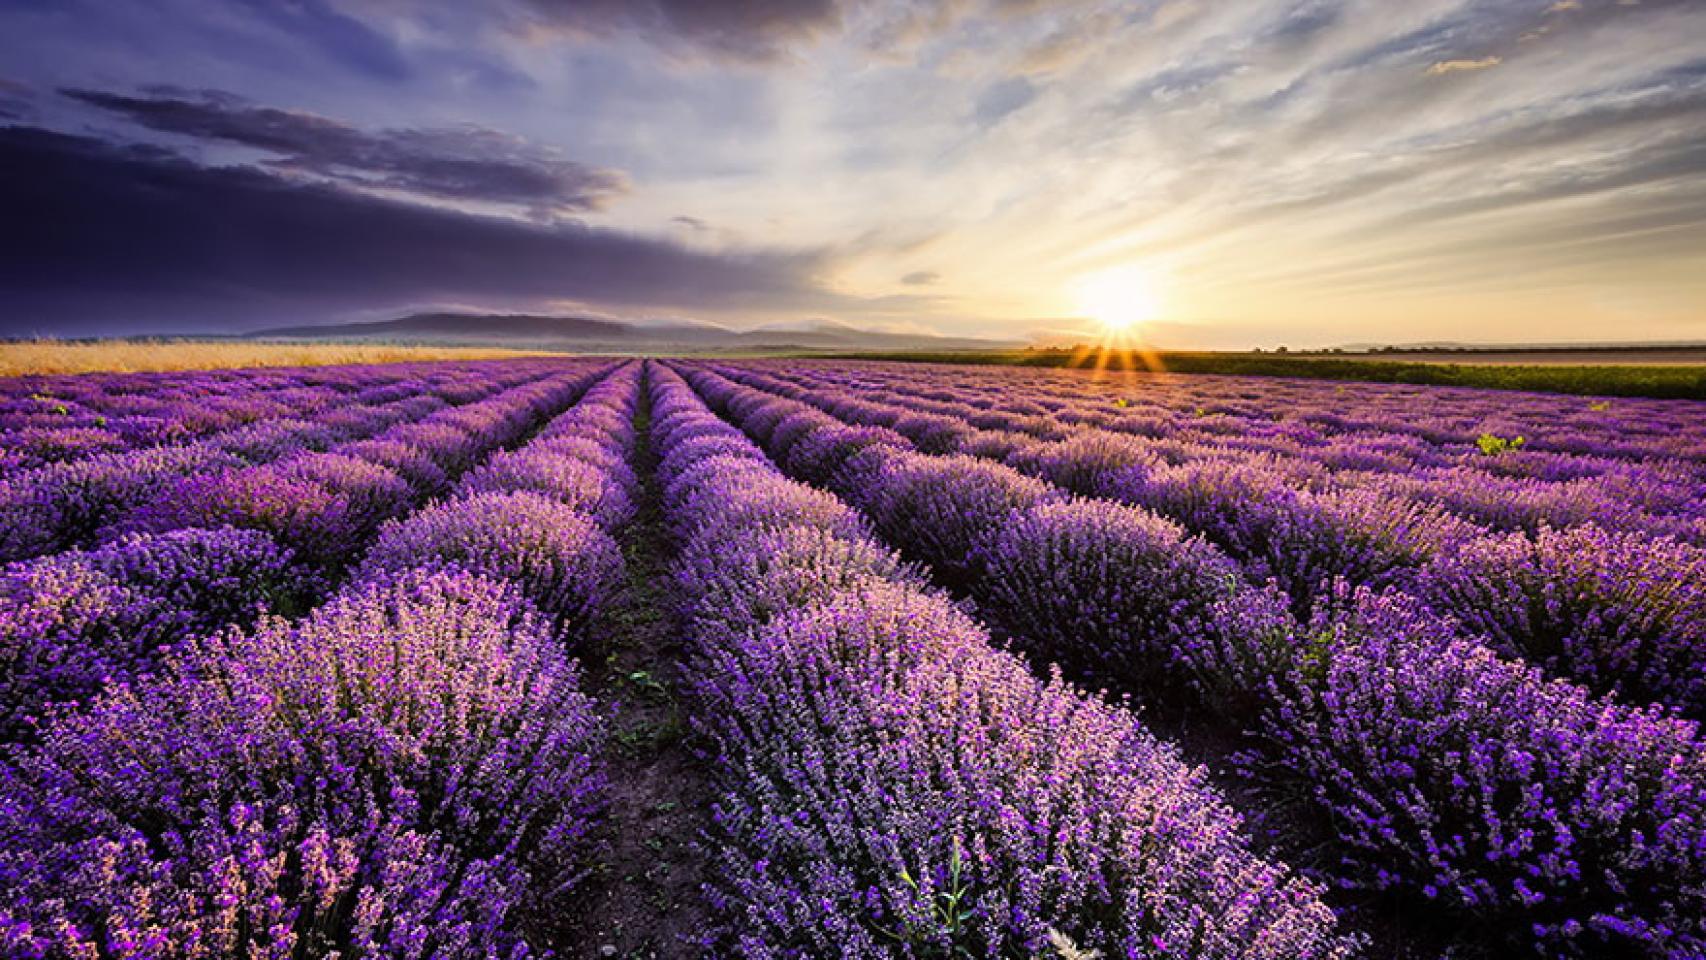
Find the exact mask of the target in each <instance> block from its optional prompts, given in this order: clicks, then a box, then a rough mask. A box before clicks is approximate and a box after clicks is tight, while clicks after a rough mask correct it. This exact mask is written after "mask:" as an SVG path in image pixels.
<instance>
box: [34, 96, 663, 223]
mask: <svg viewBox="0 0 1706 960" xmlns="http://www.w3.org/2000/svg"><path fill="white" fill-rule="evenodd" d="M61 92H62V93H64V94H65V95H66V96H68V97H70V98H72V99H73V100H77V101H80V102H82V103H86V104H89V105H91V106H95V107H99V108H101V109H102V110H105V111H108V112H110V113H114V114H118V115H120V116H123V117H125V118H127V119H129V120H132V121H134V122H136V123H138V124H141V125H142V126H144V127H147V128H149V129H151V130H157V131H160V132H162V133H170V134H177V135H180V136H184V137H190V138H192V139H197V140H203V141H214V142H223V143H229V144H236V145H238V146H243V147H252V148H254V149H256V150H260V151H264V152H266V153H269V154H274V155H276V158H275V159H271V160H268V161H267V163H268V164H269V165H270V166H272V167H274V168H276V169H279V170H284V171H290V172H292V173H301V174H311V175H314V176H317V177H323V178H325V179H328V180H332V181H336V182H338V183H341V184H343V185H345V186H351V187H358V188H363V189H378V190H388V191H397V192H401V193H407V194H415V195H417V196H421V197H431V198H435V199H442V200H459V201H469V202H477V203H491V204H501V205H514V206H519V207H522V208H525V209H527V210H529V211H531V212H532V213H533V214H535V215H537V216H541V217H549V216H556V215H565V214H574V213H583V212H586V211H591V210H600V209H603V208H604V207H606V206H607V205H608V204H609V203H610V202H611V201H612V200H613V199H615V198H616V197H619V196H621V195H622V194H624V193H626V192H627V191H628V186H629V185H628V180H627V178H626V177H625V176H624V175H623V174H622V173H620V172H619V171H615V170H608V169H603V168H600V167H593V166H588V165H586V164H582V163H577V162H575V161H573V160H568V159H565V158H563V157H561V156H559V155H558V154H557V152H556V151H555V150H550V149H546V148H541V147H539V146H537V145H535V144H531V143H528V142H527V141H525V140H523V139H521V138H519V137H514V136H509V135H506V134H502V133H499V132H498V131H495V130H491V129H487V128H485V127H480V126H475V125H472V124H465V125H462V126H458V127H449V128H438V129H420V128H405V129H396V130H381V131H377V132H367V131H363V130H359V129H357V128H355V127H353V126H350V125H349V124H346V123H341V122H339V121H337V120H333V119H331V118H329V117H323V116H320V115H318V114H313V113H307V112H304V111H296V110H281V109H278V108H276V107H264V106H259V105H256V104H253V103H250V102H248V101H246V100H244V99H242V98H241V97H237V96H234V95H232V94H229V93H224V92H221V91H215V90H203V91H201V92H199V93H196V94H188V93H187V92H184V91H179V90H176V89H173V88H157V89H156V90H154V91H153V92H152V93H150V94H148V95H145V96H124V95H120V94H114V93H107V92H103V91H98V90H81V89H67V90H63V91H61Z"/></svg>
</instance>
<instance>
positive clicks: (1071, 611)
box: [684, 367, 1706, 956]
mask: <svg viewBox="0 0 1706 960" xmlns="http://www.w3.org/2000/svg"><path fill="white" fill-rule="evenodd" d="M684 372H685V373H686V375H687V377H688V378H689V379H690V380H691V381H692V382H693V383H694V385H695V386H696V387H698V389H699V390H700V392H701V393H702V395H704V396H705V397H706V398H707V399H709V400H710V401H711V402H712V405H713V406H715V407H717V408H719V409H721V410H723V411H724V412H725V413H726V414H728V415H729V416H730V417H731V418H732V419H734V420H735V421H736V422H737V423H739V424H740V425H741V426H742V427H743V428H744V429H745V430H746V431H747V433H748V434H749V435H750V436H752V437H753V438H754V439H757V440H759V441H760V442H762V443H764V444H765V445H766V446H767V448H768V449H769V451H770V453H771V455H772V457H774V458H775V459H776V460H777V461H778V462H779V463H782V464H784V465H785V466H786V467H787V469H788V470H789V472H790V473H792V474H793V475H795V476H796V477H799V478H801V479H805V480H807V481H809V482H814V483H821V484H824V485H827V486H828V487H829V488H830V489H831V490H833V491H835V492H837V493H840V494H841V495H842V496H844V497H846V498H847V499H849V500H850V501H852V502H853V503H854V504H855V505H856V506H858V507H859V508H860V509H861V511H862V512H863V513H864V514H865V515H866V516H867V517H869V518H870V519H871V520H872V521H874V523H875V525H876V527H877V529H878V530H879V531H881V532H882V534H883V535H884V536H885V537H886V538H887V539H889V540H890V541H891V542H893V543H896V544H898V545H900V546H901V547H902V548H903V549H904V550H905V552H907V553H908V554H909V555H911V556H913V557H915V558H918V559H920V560H923V561H926V562H928V563H930V564H932V565H933V567H934V569H935V570H936V572H937V573H938V574H939V575H941V576H942V578H943V579H944V580H945V582H948V583H950V584H953V585H956V586H958V587H960V588H963V589H965V590H967V591H969V592H970V593H971V594H972V595H973V596H974V597H975V598H977V600H978V601H979V602H980V604H981V606H982V609H983V610H984V611H985V612H986V613H987V614H988V615H990V616H991V617H992V618H994V620H995V621H996V622H997V623H999V624H1000V625H1002V626H1003V627H1005V628H1006V629H1007V630H1008V631H1010V632H1011V633H1012V634H1013V635H1014V636H1015V638H1016V639H1017V640H1018V641H1019V642H1020V643H1022V644H1025V645H1027V646H1029V647H1030V648H1031V649H1032V650H1034V651H1036V652H1037V653H1039V654H1040V655H1042V656H1044V657H1045V658H1047V659H1050V660H1058V661H1062V662H1064V663H1066V664H1069V665H1071V666H1072V667H1073V668H1074V669H1079V670H1085V671H1088V672H1090V673H1091V675H1093V676H1095V677H1097V678H1098V679H1100V680H1102V681H1105V682H1112V683H1116V684H1118V685H1119V686H1120V687H1121V688H1122V689H1125V690H1129V691H1131V692H1134V693H1136V694H1138V695H1140V696H1142V697H1143V698H1144V699H1145V700H1146V702H1149V703H1151V704H1152V705H1154V707H1155V708H1157V709H1175V708H1177V709H1185V710H1192V711H1199V712H1206V713H1208V714H1210V715H1213V716H1216V717H1219V718H1220V719H1221V720H1222V721H1224V722H1226V723H1228V724H1230V725H1233V726H1235V727H1236V728H1238V729H1241V730H1242V731H1243V733H1244V734H1245V735H1246V736H1247V737H1248V738H1249V739H1250V741H1251V742H1252V743H1254V744H1256V745H1258V746H1259V748H1260V750H1259V754H1258V755H1257V756H1256V757H1255V758H1254V759H1253V760H1252V761H1251V762H1250V764H1249V770H1248V771H1247V772H1250V773H1252V774H1254V775H1257V776H1261V777H1264V778H1266V779H1267V780H1269V781H1270V782H1272V783H1277V784H1279V785H1282V786H1284V785H1287V784H1290V785H1292V788H1293V789H1295V790H1297V791H1298V792H1299V793H1301V794H1302V795H1304V796H1305V797H1307V799H1308V800H1309V802H1310V803H1311V804H1312V805H1314V806H1315V807H1316V808H1317V809H1318V810H1320V811H1321V812H1322V813H1323V814H1325V815H1327V816H1328V817H1330V818H1331V822H1332V823H1333V825H1334V829H1335V831H1336V833H1337V837H1338V839H1337V845H1336V849H1337V851H1338V853H1339V855H1340V861H1339V862H1338V863H1335V864H1332V865H1330V868H1329V872H1330V874H1331V875H1332V877H1333V879H1334V880H1336V881H1337V882H1339V883H1341V884H1344V885H1347V886H1355V887H1365V888H1372V889H1377V890H1383V891H1393V892H1397V893H1402V894H1409V895H1413V896H1414V897H1415V900H1416V901H1417V902H1418V903H1419V904H1424V905H1426V909H1430V910H1433V911H1438V912H1439V915H1440V916H1441V918H1442V919H1443V918H1445V917H1452V918H1455V919H1457V920H1459V921H1461V920H1465V919H1467V920H1470V921H1474V922H1478V923H1480V924H1484V925H1485V927H1486V929H1487V932H1488V934H1489V935H1492V936H1499V937H1508V938H1513V939H1516V940H1520V941H1526V942H1528V943H1531V944H1534V945H1536V946H1537V947H1540V948H1541V949H1544V950H1546V951H1549V952H1555V953H1575V954H1579V955H1586V956H1610V955H1619V954H1623V953H1627V954H1629V955H1659V956H1664V955H1673V956H1690V955H1696V954H1698V953H1699V952H1700V951H1701V950H1702V949H1706V929H1703V927H1702V920H1701V918H1702V917H1703V916H1706V895H1703V893H1702V891H1703V889H1706V887H1703V884H1706V751H1703V750H1702V749H1701V743H1700V741H1699V739H1698V734H1697V729H1696V727H1695V725H1694V724H1693V723H1690V722H1686V721H1681V720H1675V719H1670V718H1667V717H1666V716H1664V715H1663V714H1662V713H1660V712H1658V711H1655V710H1642V709H1633V708H1629V707H1623V706H1618V705H1615V704H1613V703H1610V702H1607V701H1604V700H1599V699H1595V698H1593V697H1592V696H1590V695H1589V693H1588V692H1587V691H1585V690H1583V689H1581V688H1579V687H1573V686H1570V685H1567V684H1564V683H1558V682H1553V683H1549V682H1547V681H1546V680H1545V678H1544V677H1543V676H1542V675H1541V674H1540V673H1539V672H1538V671H1536V670H1535V669H1533V668H1530V667H1527V666H1525V665H1523V664H1521V663H1520V662H1513V661H1509V660H1504V659H1501V658H1499V657H1498V656H1496V655H1495V654H1494V653H1493V652H1492V651H1491V650H1489V649H1488V648H1487V647H1486V646H1485V645H1483V644H1480V643H1478V642H1476V641H1475V640H1473V639H1467V638H1464V637H1462V636H1459V635H1458V634H1457V632H1456V631H1455V630H1453V629H1452V628H1451V625H1450V624H1448V623H1447V622H1445V621H1442V620H1441V619H1439V618H1438V617H1436V616H1434V615H1433V614H1431V613H1430V612H1428V611H1426V610H1424V609H1421V608H1420V606H1419V605H1418V604H1417V603H1415V602H1413V601H1412V600H1411V599H1410V598H1408V597H1406V596H1405V595H1403V594H1399V593H1375V592H1372V591H1368V590H1366V589H1365V590H1360V591H1355V592H1348V593H1347V594H1346V595H1344V596H1343V597H1342V598H1341V602H1339V603H1337V604H1333V605H1329V606H1327V607H1325V609H1324V610H1323V612H1322V614H1321V615H1319V616H1316V617H1312V618H1309V619H1306V620H1304V621H1299V620H1297V619H1295V618H1294V617H1293V616H1292V615H1291V612H1290V611H1289V610H1288V603H1287V599H1288V598H1287V597H1285V596H1284V595H1283V594H1281V593H1279V592H1278V591H1277V590H1276V589H1275V588H1273V587H1271V586H1267V585H1256V584H1252V583H1250V581H1249V578H1248V577H1247V576H1246V575H1245V574H1247V573H1248V570H1247V568H1246V567H1243V566H1241V565H1240V564H1239V563H1238V562H1237V560H1235V559H1233V558H1231V557H1228V556H1227V555H1226V553H1224V552H1222V551H1221V550H1220V549H1217V548H1216V547H1215V546H1212V545H1210V544H1208V543H1205V542H1203V541H1202V540H1200V539H1190V538H1187V537H1186V536H1185V533H1184V531H1182V530H1181V529H1180V528H1179V527H1178V526H1176V525H1175V524H1173V523H1171V522H1169V521H1167V520H1164V519H1162V518H1160V517H1158V516H1156V515H1155V514H1153V513H1150V512H1148V511H1145V510H1143V509H1140V508H1137V507H1134V506H1129V505H1118V504H1114V503H1110V502H1107V501H1081V500H1073V499H1071V498H1069V497H1068V496H1066V495H1065V493H1064V492H1063V491H1061V490H1060V489H1059V488H1058V487H1054V486H1052V485H1050V484H1047V483H1044V482H1041V481H1039V480H1037V479H1033V478H1029V477H1026V476H1024V475H1023V474H1021V473H1019V472H1018V471H1016V470H1014V469H1012V468H1011V467H1007V466H1002V465H999V464H995V463H991V462H988V461H986V460H980V459H977V458H974V457H968V456H932V455H927V454H923V453H919V452H916V451H915V450H914V445H913V443H912V442H910V441H909V440H908V439H906V438H905V437H903V436H902V435H901V433H899V432H897V430H904V429H905V427H906V423H905V422H904V420H901V419H896V418H894V417H892V416H891V417H890V418H889V422H890V423H891V424H893V427H894V429H890V428H889V427H883V426H872V425H849V424H846V423H844V422H842V421H841V420H838V419H836V418H833V417H830V416H828V415H827V414H825V413H823V412H822V411H820V410H818V409H816V408H815V407H813V406H811V405H809V404H806V403H803V402H798V401H793V400H789V399H786V398H784V397H780V396H777V395H776V394H772V393H765V392H763V391H759V390H756V389H753V388H750V387H745V386H742V385H740V384H737V383H735V382H733V381H731V380H728V379H725V378H723V377H721V376H719V375H718V374H717V373H715V372H712V371H711V370H709V369H706V368H703V367H699V368H694V367H688V368H684ZM1068 443H1070V441H1068ZM1045 462H1046V461H1045Z"/></svg>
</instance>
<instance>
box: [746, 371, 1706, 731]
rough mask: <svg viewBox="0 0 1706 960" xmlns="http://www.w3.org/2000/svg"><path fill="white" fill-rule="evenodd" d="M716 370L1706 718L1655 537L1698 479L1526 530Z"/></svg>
mask: <svg viewBox="0 0 1706 960" xmlns="http://www.w3.org/2000/svg"><path fill="white" fill-rule="evenodd" d="M725 372H727V373H729V374H730V375H732V376H735V377H736V378H737V379H740V380H742V381H743V382H746V383H749V384H751V385H754V386H758V387H761V388H766V389H770V390H772V391H776V392H782V393H784V394H786V395H789V396H794V397H797V398H799V399H802V400H805V401H808V402H810V403H812V404H813V405H814V406H817V407H818V408H820V409H825V410H827V411H828V412H830V413H832V414H835V415H837V416H839V417H841V418H843V419H846V420H849V421H851V422H855V423H860V424H864V425H872V426H886V427H892V428H894V429H895V430H897V431H898V432H900V433H901V434H903V435H905V436H906V437H907V438H909V439H911V440H912V441H913V442H914V443H916V444H917V445H918V446H919V448H920V449H923V450H927V451H931V452H965V453H972V454H976V455H980V456H984V457H988V458H992V459H997V460H1001V461H1003V462H1005V463H1007V464H1008V465H1010V466H1013V467H1015V468H1017V469H1019V470H1021V471H1022V472H1024V473H1027V474H1029V475H1031V476H1035V477H1038V478H1041V479H1044V480H1047V481H1049V482H1051V483H1055V484H1058V485H1060V486H1062V487H1065V488H1066V489H1068V490H1070V491H1072V492H1075V493H1079V494H1083V495H1086V496H1092V497H1101V498H1107V499H1112V500H1118V501H1121V502H1124V503H1130V504H1134V505H1137V506H1141V507H1143V508H1145V509H1148V510H1152V511H1154V512H1156V513H1159V514H1161V515H1164V516H1167V517H1169V518H1171V519H1173V520H1175V521H1177V522H1179V523H1181V524H1183V525H1184V526H1185V527H1186V528H1188V529H1190V530H1191V531H1192V532H1195V533H1201V534H1203V535H1204V536H1205V537H1207V538H1208V539H1209V540H1211V541H1212V542H1214V543H1215V544H1216V545H1217V546H1219V547H1220V548H1221V549H1223V550H1225V551H1226V552H1227V553H1229V554H1231V555H1232V556H1233V557H1234V558H1236V559H1237V560H1239V561H1240V563H1241V565H1242V569H1243V571H1244V572H1245V573H1246V574H1247V576H1248V579H1250V580H1251V581H1252V582H1253V583H1256V584H1263V583H1266V582H1268V581H1270V580H1272V581H1274V582H1276V583H1278V585H1279V586H1280V587H1281V588H1282V589H1283V590H1284V591H1285V592H1286V594H1287V595H1288V597H1289V598H1290V600H1291V605H1292V609H1293V612H1294V613H1295V614H1296V615H1298V616H1299V617H1301V618H1305V619H1307V618H1308V617H1310V616H1311V615H1312V614H1313V613H1314V611H1315V610H1316V609H1317V608H1318V607H1321V606H1324V605H1331V603H1332V602H1333V598H1334V597H1335V596H1336V595H1337V594H1339V593H1341V592H1342V584H1344V583H1349V584H1351V585H1353V586H1364V587H1370V588H1375V589H1380V588H1386V587H1397V588H1401V589H1403V590H1405V591H1406V592H1408V593H1411V594H1413V595H1416V596H1418V597H1421V598H1423V599H1424V600H1425V601H1426V602H1427V603H1428V605H1429V606H1430V608H1431V609H1433V610H1434V611H1435V612H1436V613H1439V614H1440V615H1442V616H1444V617H1447V618H1450V619H1453V620H1455V621H1457V622H1458V623H1459V624H1460V626H1461V629H1462V630H1463V632H1465V633H1468V634H1472V635H1475V636H1477V637H1479V638H1481V639H1484V640H1486V641H1488V642H1489V643H1491V644H1492V645H1493V646H1494V647H1495V648H1496V649H1498V650H1499V651H1500V652H1502V653H1504V654H1505V655H1507V656H1514V657H1522V658H1525V659H1528V660H1530V661H1531V662H1534V663H1536V664H1538V665H1540V666H1541V667H1542V668H1544V669H1545V670H1547V671H1548V672H1549V673H1551V674H1553V675H1560V676H1566V677H1569V678H1571V679H1573V680H1575V681H1577V682H1579V683H1582V684H1585V685H1586V686H1588V687H1589V688H1590V689H1591V690H1593V691H1594V692H1596V693H1614V694H1619V695H1621V696H1622V697H1624V698H1625V699H1627V700H1629V701H1632V702H1638V703H1650V702H1659V703H1663V704H1666V705H1669V706H1674V707H1677V708H1679V709H1680V710H1682V711H1683V712H1684V713H1685V714H1687V715H1689V716H1693V717H1701V716H1706V656H1703V655H1702V651H1706V546H1702V545H1700V544H1697V543H1694V542H1690V541H1687V540H1677V539H1674V538H1673V537H1671V536H1669V535H1668V534H1667V533H1666V531H1667V530H1668V531H1675V530H1676V529H1677V525H1678V523H1679V522H1680V523H1681V524H1682V525H1683V526H1684V527H1685V528H1687V529H1695V528H1700V529H1706V528H1701V527H1700V524H1701V523H1702V519H1701V518H1702V517H1706V512H1703V511H1706V489H1699V488H1697V487H1696V486H1694V485H1689V484H1679V485H1675V486H1674V487H1673V488H1667V489H1668V490H1669V492H1668V493H1667V494H1666V496H1665V497H1664V498H1663V499H1665V500H1666V501H1668V502H1672V503H1673V504H1674V505H1675V507H1676V512H1673V513H1672V514H1670V515H1666V516H1662V517H1654V516H1651V515H1650V514H1647V513H1644V512H1643V511H1638V510H1637V511H1635V512H1634V513H1633V514H1627V515H1625V516H1622V517H1621V518H1619V517H1617V516H1616V515H1615V514H1616V512H1617V511H1619V510H1623V509H1625V508H1626V507H1627V505H1628V503H1629V501H1627V500H1626V499H1620V498H1619V497H1617V496H1614V495H1613V494H1612V493H1611V492H1609V491H1605V490H1601V491H1599V492H1598V493H1596V494H1594V497H1595V498H1596V501H1595V502H1597V503H1599V504H1600V506H1598V507H1595V508H1593V509H1591V510H1589V511H1587V513H1588V514H1589V515H1590V516H1591V517H1592V518H1593V519H1589V520H1586V521H1582V522H1576V523H1570V522H1568V521H1569V520H1570V519H1571V517H1570V516H1568V515H1566V516H1561V517H1560V516H1553V517H1550V518H1549V519H1548V520H1546V521H1545V522H1542V523H1541V525H1540V526H1539V527H1538V528H1537V529H1535V530H1534V531H1532V532H1530V531H1528V530H1523V529H1518V530H1510V531H1501V530H1497V529H1489V527H1487V526H1482V525H1480V524H1478V523H1476V522H1473V521H1474V519H1476V518H1475V517H1474V516H1473V514H1471V515H1470V516H1462V515H1458V514H1456V513H1453V512H1452V511H1451V508H1450V505H1449V504H1440V503H1436V502H1431V501H1428V500H1426V499H1425V498H1416V497H1411V496H1410V495H1409V494H1407V493H1406V492H1404V491H1402V490H1399V489H1396V488H1393V487H1391V486H1388V487H1387V488H1385V489H1379V488H1375V487H1371V486H1357V485H1354V484H1347V485H1336V484H1337V482H1338V481H1337V478H1338V477H1340V476H1341V475H1342V474H1344V473H1345V472H1347V471H1331V472H1329V473H1327V474H1326V475H1325V476H1326V478H1327V479H1328V480H1330V481H1332V483H1328V484H1322V485H1313V486H1312V485H1311V484H1310V483H1309V481H1308V480H1306V479H1304V478H1302V477H1301V476H1299V474H1298V471H1296V470H1291V469H1285V468H1281V467H1279V466H1277V465H1276V464H1275V462H1274V461H1273V459H1272V458H1271V457H1270V456H1268V455H1266V454H1264V455H1244V456H1239V457H1229V456H1226V455H1224V454H1223V453H1213V452H1210V453H1202V452H1200V451H1199V452H1197V453H1194V454H1191V455H1188V456H1185V457H1184V458H1182V459H1179V460H1178V462H1167V461H1165V460H1163V459H1162V458H1161V457H1160V456H1158V455H1157V454H1156V452H1155V450H1156V446H1157V445H1156V444H1155V443H1152V442H1149V441H1145V440H1142V439H1140V438H1134V437H1131V436H1126V435H1121V434H1118V433H1115V432H1110V431H1107V430H1104V429H1100V428H1089V427H1080V428H1076V429H1075V431H1074V432H1071V433H1070V434H1069V435H1067V436H1065V437H1063V438H1062V439H1059V440H1054V441H1046V442H1045V441H1040V440H1036V439H1033V436H1034V435H1033V434H1027V433H1019V432H1015V431H1004V430H996V429H978V428H975V427H971V426H969V425H968V424H967V423H966V422H965V421H961V420H953V419H952V418H950V417H948V416H947V415H946V414H943V413H941V412H932V413H928V414H924V415H920V414H919V413H918V409H917V408H918V407H919V406H920V405H921V404H920V402H919V401H908V400H906V399H905V398H904V397H900V396H897V397H895V398H894V399H893V400H892V402H879V401H877V400H874V399H870V397H871V396H872V394H870V393H864V392H858V391H850V390H848V389H847V388H845V387H837V388H825V389H818V390H804V389H803V388H802V387H800V386H796V385H794V383H797V382H798V380H799V379H801V378H800V377H799V376H798V375H796V376H795V377H793V378H792V380H793V381H794V383H790V382H788V381H781V380H777V379H776V378H770V377H764V376H762V375H756V374H753V373H750V372H747V373H743V372H741V371H738V370H734V371H725ZM924 405H928V406H931V407H937V408H939V406H940V405H939V404H936V403H934V402H930V401H925V402H924ZM1493 459H1495V460H1497V459H1502V457H1500V458H1493ZM1672 466H1674V464H1673V465H1672ZM1312 469H1314V470H1315V471H1316V472H1317V473H1320V472H1321V471H1322V470H1323V469H1324V468H1323V467H1322V465H1321V464H1314V465H1313V468H1312ZM1630 469H1631V470H1633V471H1636V472H1639V471H1643V470H1647V469H1648V467H1647V465H1642V464H1637V465H1633V466H1631V467H1630ZM1656 476H1657V475H1656V474H1655V475H1652V476H1649V477H1648V479H1649V480H1653V481H1654V482H1657V480H1656V479H1655V477H1656ZM1459 480H1460V481H1462V482H1463V483H1464V484H1468V483H1469V481H1468V480H1466V479H1464V478H1463V476H1462V475H1461V474H1460V475H1459ZM1531 484H1533V485H1537V486H1544V485H1547V484H1548V482H1547V481H1531ZM1576 489H1577V492H1578V493H1580V492H1581V490H1582V489H1584V488H1581V487H1580V486H1578V487H1577V488H1576ZM1650 499H1657V498H1650ZM1685 515H1686V516H1685ZM1551 521H1557V522H1556V523H1553V522H1551ZM1602 523H1603V524H1604V525H1602Z"/></svg>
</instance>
